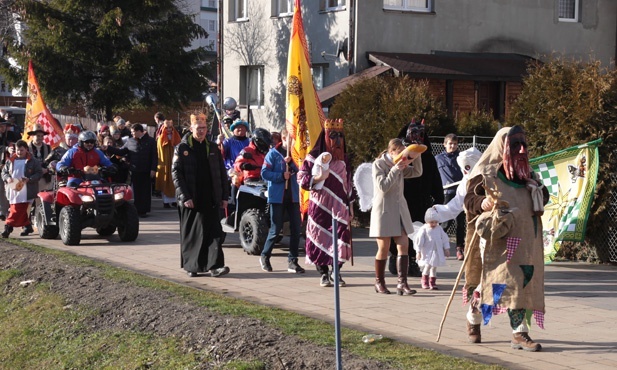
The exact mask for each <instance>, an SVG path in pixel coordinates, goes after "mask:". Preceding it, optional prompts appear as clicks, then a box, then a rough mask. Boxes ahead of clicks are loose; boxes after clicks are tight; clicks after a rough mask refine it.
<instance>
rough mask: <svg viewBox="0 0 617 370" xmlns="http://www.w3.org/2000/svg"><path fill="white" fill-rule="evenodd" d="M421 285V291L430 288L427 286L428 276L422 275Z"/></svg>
mask: <svg viewBox="0 0 617 370" xmlns="http://www.w3.org/2000/svg"><path fill="white" fill-rule="evenodd" d="M421 284H422V289H428V288H430V287H429V285H428V275H422V281H421Z"/></svg>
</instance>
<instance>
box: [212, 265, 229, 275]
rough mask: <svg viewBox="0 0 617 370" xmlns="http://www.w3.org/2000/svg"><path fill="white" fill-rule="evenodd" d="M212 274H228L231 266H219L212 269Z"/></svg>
mask: <svg viewBox="0 0 617 370" xmlns="http://www.w3.org/2000/svg"><path fill="white" fill-rule="evenodd" d="M210 274H211V275H212V277H219V276H223V275H227V274H229V267H227V266H225V267H219V268H217V269H212V270H210Z"/></svg>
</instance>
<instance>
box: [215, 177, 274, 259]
mask: <svg viewBox="0 0 617 370" xmlns="http://www.w3.org/2000/svg"><path fill="white" fill-rule="evenodd" d="M266 192H267V184H266V183H265V182H263V181H250V182H249V181H245V183H244V184H243V185H240V187H239V188H238V193H237V195H236V199H235V206H236V207H235V210H232V212H230V214H229V215H228V216H227V217H226V218H224V219H223V220H222V221H221V223H222V225H223V227H224V230H225V229H227V230H229V229H228V228H232V229H233V231H238V232H239V234H240V244H242V248H243V249H244V251H245V252H246V253H247V254H250V255H259V254H261V251H262V250H263V247H264V244H265V243H266V238H267V237H268V231H269V229H270V211H269V207H268V196H267V194H266Z"/></svg>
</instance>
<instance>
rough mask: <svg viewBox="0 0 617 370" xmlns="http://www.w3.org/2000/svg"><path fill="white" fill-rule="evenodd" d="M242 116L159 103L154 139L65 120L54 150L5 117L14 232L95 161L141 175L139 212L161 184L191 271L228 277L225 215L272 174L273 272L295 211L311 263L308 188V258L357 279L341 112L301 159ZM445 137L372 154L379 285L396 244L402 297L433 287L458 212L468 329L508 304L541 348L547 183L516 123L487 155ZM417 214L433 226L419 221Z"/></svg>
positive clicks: (117, 173)
mask: <svg viewBox="0 0 617 370" xmlns="http://www.w3.org/2000/svg"><path fill="white" fill-rule="evenodd" d="M230 116H233V117H235V118H236V119H235V120H234V121H230V120H227V121H226V122H225V123H223V124H226V125H228V127H226V130H225V131H224V132H221V133H220V135H219V136H215V137H212V136H211V134H212V133H211V131H210V129H211V127H210V126H209V124H208V122H207V119H206V115H205V114H203V113H196V114H192V115H191V116H190V129H189V130H188V131H187V132H185V133H180V132H179V131H178V130H177V129H176V128H175V127H174V125H173V121H171V120H167V119H165V117H164V115H163V114H162V113H160V112H159V113H157V114H156V115H155V117H154V120H155V124H156V130H155V135H154V137H151V136H150V135H149V134H148V132H147V130H146V128H145V127H144V126H143V125H141V124H130V123H129V124H127V123H126V121H125V120H124V119H122V118H121V117H120V116H116V117H114V123H113V124H111V125H101V126H100V128H99V129H98V132H96V133H95V132H93V131H84V130H82V129H81V127H80V126H77V125H72V124H67V125H66V126H65V127H64V133H65V141H64V142H63V143H62V145H61V146H59V147H58V148H55V149H52V148H51V147H49V145H47V144H45V143H44V138H45V135H47V134H48V133H47V132H45V130H44V129H43V128H42V127H41V126H39V125H35V126H34V127H32V129H31V130H30V131H28V132H27V133H26V134H27V136H28V138H29V139H30V140H29V142H26V141H24V140H20V139H19V137H17V136H16V135H15V134H14V133H13V132H12V131H9V130H7V124H6V122H5V120H4V119H2V118H1V117H0V150H2V152H3V156H2V172H1V174H2V180H3V181H2V182H1V184H0V187H1V188H0V219H2V220H4V221H5V228H4V232H3V233H2V237H4V238H7V237H9V235H10V234H11V232H12V231H13V229H14V228H15V227H22V233H21V235H29V234H30V233H32V232H33V228H32V224H31V221H30V218H31V217H30V213H29V208H30V207H31V206H32V205H33V204H34V203H35V201H36V198H37V196H36V194H37V192H38V191H39V190H42V189H46V188H48V187H49V186H50V185H49V184H50V182H51V174H53V173H54V172H57V173H59V174H64V175H67V177H68V181H67V186H77V185H78V184H79V182H80V181H81V179H80V173H81V171H83V170H84V168H85V167H87V166H101V167H110V168H113V169H114V171H110V172H109V173H110V176H111V177H112V178H111V179H110V180H112V181H119V182H128V183H130V184H131V185H132V187H133V190H134V194H135V198H134V203H135V207H136V208H137V211H138V214H139V216H141V217H146V216H147V214H148V213H149V212H151V203H152V202H151V197H152V193H153V191H158V192H160V196H161V198H162V200H163V207H164V208H173V209H177V211H178V215H179V228H180V252H181V267H182V268H183V269H184V270H185V271H186V273H187V274H188V276H190V277H196V276H199V275H201V274H208V275H209V276H214V277H220V276H223V275H225V274H228V273H229V272H230V269H229V267H227V266H226V264H225V256H224V253H223V247H222V243H223V239H224V237H225V234H224V232H223V230H222V226H221V223H220V220H221V215H222V214H224V213H225V211H226V210H227V207H228V203H233V201H234V199H235V192H236V191H237V188H238V187H239V186H240V185H242V184H243V183H247V182H252V181H265V182H266V183H267V188H268V200H267V202H268V207H269V214H270V230H269V233H268V236H267V239H266V242H265V245H264V246H263V249H262V252H261V255H260V257H259V265H260V267H261V269H262V270H264V271H266V272H272V271H274V268H273V266H272V261H271V257H272V249H273V247H274V244H275V242H276V241H277V238H278V237H279V235H280V233H281V232H282V229H283V220H284V219H285V214H286V215H287V216H288V217H287V219H288V220H289V222H290V233H291V234H290V239H289V243H290V245H289V254H288V256H287V271H288V272H291V273H296V274H297V273H304V272H305V269H304V268H303V267H302V266H301V264H302V263H301V262H300V261H299V255H300V253H299V250H300V237H301V234H302V221H301V215H300V203H299V202H300V199H299V194H300V189H304V190H306V191H307V192H308V193H309V198H308V210H307V213H306V217H305V219H306V228H305V231H304V236H305V238H304V239H305V245H304V249H305V252H306V258H305V264H308V265H313V266H315V268H316V270H317V271H318V273H319V277H320V279H319V284H320V286H322V287H329V286H332V284H334V283H338V284H339V286H345V285H346V283H345V281H344V280H343V278H342V276H341V274H340V270H341V269H342V267H343V266H344V264H345V262H347V261H349V260H351V259H352V258H353V248H352V237H351V220H352V219H353V212H354V205H353V203H354V202H355V201H356V198H357V196H358V195H357V193H356V190H355V188H354V185H353V182H352V175H353V169H352V166H351V163H350V161H349V158H348V156H347V152H346V146H345V131H344V127H343V121H342V120H334V119H329V120H326V122H325V124H324V129H323V130H322V132H321V133H320V135H319V138H318V139H317V142H316V144H315V146H314V147H313V148H312V150H311V151H310V152H309V153H308V155H307V157H306V158H305V159H304V161H303V162H302V163H300V164H299V165H296V164H295V163H294V162H293V161H292V160H291V157H290V154H289V152H288V150H287V148H288V146H289V145H290V142H289V140H288V133H287V132H286V130H285V129H283V130H282V131H281V132H269V131H268V130H265V129H263V128H256V129H254V130H252V132H251V128H250V125H249V124H248V123H247V122H246V121H244V120H242V119H240V118H239V114H236V113H235V112H226V117H230ZM225 132H227V133H230V134H228V135H225V134H224V133H225ZM412 143H419V144H424V145H426V147H428V150H427V151H425V152H424V153H420V152H413V151H408V150H406V147H407V146H408V145H410V144H412ZM444 147H445V152H444V153H442V154H440V155H437V156H433V155H432V153H431V150H430V143H429V142H428V137H427V136H426V135H425V134H424V127H423V125H422V124H418V123H415V122H412V123H410V124H407V125H405V126H404V127H403V128H402V129H401V133H400V135H399V137H397V138H393V139H392V140H390V142H389V144H388V146H387V148H385V149H384V151H383V152H382V153H381V154H380V155H379V157H378V158H376V159H375V160H374V162H373V163H372V179H371V181H372V184H373V189H374V198H373V201H372V210H371V220H370V236H371V237H374V238H375V239H376V243H377V252H376V255H375V284H374V289H375V292H376V293H380V294H390V291H389V290H388V288H387V285H386V281H385V270H386V266H387V265H388V255H389V254H391V256H390V263H389V265H390V266H389V270H390V272H392V273H393V274H395V275H397V277H398V280H397V285H396V293H397V294H398V295H403V296H410V295H415V294H416V293H417V291H416V290H414V289H412V288H411V287H410V284H409V282H408V276H412V277H420V278H421V279H420V280H419V285H420V287H421V288H422V289H431V290H436V289H438V287H437V282H436V280H437V267H439V266H443V265H444V264H445V258H446V257H449V253H450V242H449V238H448V236H447V235H446V233H445V232H444V231H443V229H442V227H441V226H440V223H446V222H448V221H451V220H454V219H456V224H457V228H456V258H457V259H458V260H461V261H464V263H465V264H466V265H465V278H466V282H465V288H464V289H465V297H464V301H465V303H469V304H470V309H469V312H468V314H467V334H468V337H469V340H470V341H471V342H474V343H479V342H481V334H480V333H481V331H480V324H481V323H485V324H486V323H487V322H488V321H489V320H490V319H491V317H492V315H494V314H499V313H503V312H507V313H508V315H509V317H510V323H511V325H512V329H513V337H512V339H511V346H512V348H519V349H524V350H527V351H537V350H540V349H541V345H540V344H538V343H535V342H534V341H533V340H532V339H531V338H530V337H529V335H528V331H529V329H528V326H529V325H528V320H529V318H530V317H532V316H533V317H534V318H535V319H536V322H537V323H538V324H539V325H540V326H542V322H543V315H544V291H543V288H544V276H543V256H542V234H541V232H538V230H541V227H539V226H538V225H539V223H541V220H540V218H539V216H540V215H541V214H542V211H543V205H544V204H546V203H547V201H548V192H547V191H546V189H545V188H544V187H543V186H542V183H541V182H540V181H539V180H538V178H537V176H535V174H534V173H533V172H532V171H531V168H530V167H529V162H528V157H527V151H526V148H527V142H526V137H525V133H524V131H523V129H522V128H520V127H518V126H515V127H512V128H504V129H502V130H500V131H499V132H498V134H497V135H496V136H495V138H494V140H493V142H492V143H491V144H490V146H489V147H488V149H487V150H486V151H485V152H484V153H480V152H479V151H478V150H477V149H475V148H472V149H469V150H466V151H463V152H459V151H458V137H457V136H456V135H455V134H450V135H447V136H446V138H445V140H444ZM403 154H404V155H403ZM71 169H73V170H71ZM497 189H499V191H497ZM503 201H506V202H503ZM504 204H511V205H516V208H509V207H508V206H504ZM333 219H335V220H336V223H335V224H336V225H337V229H336V230H333ZM414 221H417V222H423V223H424V226H422V227H421V228H418V227H417V226H416V227H415V228H416V229H418V230H414V225H413V223H414ZM445 225H447V223H446V224H445ZM334 237H336V243H333V238H334ZM335 248H336V252H337V257H338V265H337V266H334V263H335V259H334V249H335ZM334 271H339V274H338V276H333V272H334Z"/></svg>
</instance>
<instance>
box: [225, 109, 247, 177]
mask: <svg viewBox="0 0 617 370" xmlns="http://www.w3.org/2000/svg"><path fill="white" fill-rule="evenodd" d="M230 129H231V132H232V133H233V135H234V136H232V137H230V138H228V139H225V136H224V135H223V134H220V135H219V137H218V140H217V143H218V145H219V148H220V149H221V153H222V154H223V159H224V161H225V169H226V170H227V171H229V170H230V169H232V168H234V163H235V162H236V158H237V157H238V154H240V152H241V151H242V150H243V149H244V148H246V147H247V146H248V145H249V143H250V142H251V140H250V139H249V138H248V137H246V132H247V131H248V129H249V123H248V122H246V121H242V120H240V119H238V120H236V121H235V122H234V123H233V124H232V125H231V127H230Z"/></svg>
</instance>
